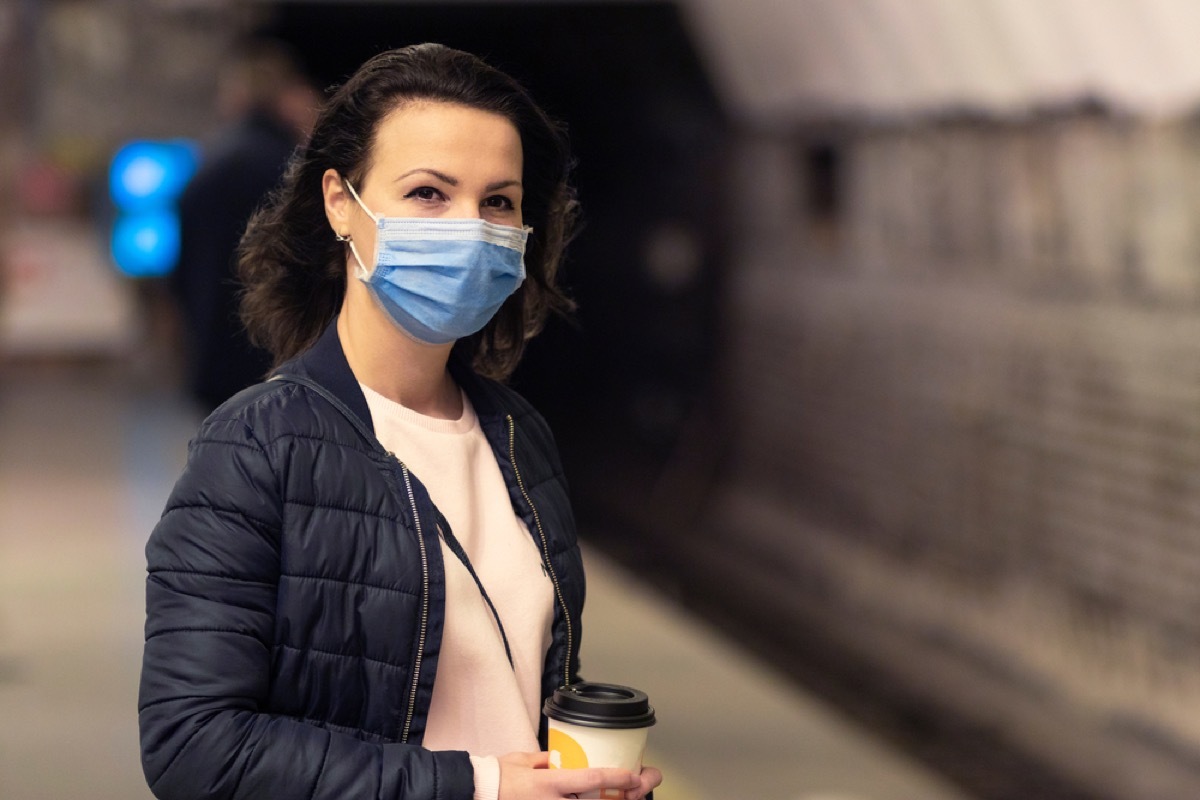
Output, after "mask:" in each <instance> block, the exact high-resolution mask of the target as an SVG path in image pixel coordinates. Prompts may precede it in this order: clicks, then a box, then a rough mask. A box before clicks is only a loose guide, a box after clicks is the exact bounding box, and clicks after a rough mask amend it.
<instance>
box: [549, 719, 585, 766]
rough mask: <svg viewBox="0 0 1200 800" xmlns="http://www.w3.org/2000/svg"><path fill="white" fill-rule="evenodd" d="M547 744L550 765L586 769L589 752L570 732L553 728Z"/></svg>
mask: <svg viewBox="0 0 1200 800" xmlns="http://www.w3.org/2000/svg"><path fill="white" fill-rule="evenodd" d="M547 735H548V738H547V742H546V743H547V744H548V745H549V750H550V766H551V767H553V768H556V769H585V768H587V765H588V759H587V753H585V752H583V748H582V747H580V746H579V742H577V741H575V739H573V738H572V737H571V735H570V734H569V733H563V732H562V731H560V730H558V729H557V728H551V729H550V730H549V731H548V733H547Z"/></svg>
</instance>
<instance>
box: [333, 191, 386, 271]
mask: <svg viewBox="0 0 1200 800" xmlns="http://www.w3.org/2000/svg"><path fill="white" fill-rule="evenodd" d="M342 182H343V183H345V184H346V188H347V189H349V190H350V195H351V196H352V197H353V198H354V202H356V203H358V207H359V208H361V209H362V210H363V212H364V213H365V214H366V215H367V216H368V217H370V218H371V221H372V222H374V223H378V222H379V217H377V216H375V215H374V214H372V213H371V209H369V208H367V205H366V203H364V202H363V201H362V198H361V197H359V196H358V192H356V191H354V184H352V183H350V181H349V180H347V179H346V178H342ZM338 241H344V242H346V244H348V245H350V253H351V254H352V255H353V256H354V260H355V261H356V262H358V279H359V280H360V281H366V280H368V279H369V278H370V277H371V273H370V272H368V271H367V265H366V264H365V263H363V260H362V256H360V255H359V254H358V248H357V247H355V246H354V240H353V239H352V238H351V237H350V236H345V237H342V236H338Z"/></svg>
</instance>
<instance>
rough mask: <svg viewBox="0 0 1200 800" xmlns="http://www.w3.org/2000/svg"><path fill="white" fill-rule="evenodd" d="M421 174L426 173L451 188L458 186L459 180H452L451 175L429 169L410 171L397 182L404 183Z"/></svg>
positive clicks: (398, 178)
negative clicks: (408, 178)
mask: <svg viewBox="0 0 1200 800" xmlns="http://www.w3.org/2000/svg"><path fill="white" fill-rule="evenodd" d="M421 172H424V173H426V174H428V175H432V176H433V177H435V178H437V179H438V180H439V181H442V182H443V183H448V184H450V185H451V186H458V178H451V177H450V176H449V175H447V174H446V173H444V172H438V171H437V170H436V169H429V168H428V167H417V168H416V169H410V170H409V171H408V172H406V173H404V174H403V175H400V176H398V177H397V178H396V180H398V181H402V180H404V179H405V178H407V177H409V176H411V175H416V174H418V173H421Z"/></svg>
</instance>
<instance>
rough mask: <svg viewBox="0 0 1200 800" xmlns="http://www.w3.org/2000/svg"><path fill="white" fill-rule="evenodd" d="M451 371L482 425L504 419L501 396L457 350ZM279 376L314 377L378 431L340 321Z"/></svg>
mask: <svg viewBox="0 0 1200 800" xmlns="http://www.w3.org/2000/svg"><path fill="white" fill-rule="evenodd" d="M449 368H450V375H451V377H453V378H454V382H455V383H457V384H458V385H459V386H460V387H461V388H462V390H463V391H464V392H466V394H467V397H468V398H469V399H470V401H471V406H472V407H473V408H474V409H475V415H476V417H478V418H479V421H480V423H481V424H482V423H486V422H490V421H494V420H495V419H496V418H503V416H504V415H505V413H506V411H505V408H504V406H503V404H502V403H501V402H500V394H499V393H498V392H497V391H496V389H495V388H494V387H493V386H492V385H491V382H490V381H486V380H484V379H483V378H480V377H479V375H477V374H476V373H475V371H474V370H473V369H472V368H471V365H470V364H469V363H468V362H467V360H466V359H465V358H464V357H462V356H461V355H460V354H459V353H458V351H457V349H456V350H455V351H454V352H453V353H451V355H450V364H449ZM275 373H276V374H282V375H303V376H305V377H308V378H311V379H312V380H314V381H316V382H317V383H319V384H321V385H322V386H324V387H325V388H326V389H327V390H329V392H330V393H332V394H333V395H334V396H335V397H337V399H339V400H341V401H342V402H343V403H345V404H346V407H347V408H349V409H350V410H351V411H353V412H354V413H355V414H356V415H357V416H358V417H359V419H361V420H362V421H363V422H364V423H366V425H367V427H368V428H370V429H371V430H372V431H373V430H375V425H374V423H373V422H372V421H371V410H370V408H369V407H368V406H367V399H366V397H364V396H363V393H362V389H361V388H360V387H359V385H358V379H357V378H356V377H354V372H353V371H352V370H351V369H350V362H348V361H347V360H346V353H345V351H344V350H342V342H341V338H340V337H339V336H338V332H337V319H336V318H335V319H334V320H333V321H332V322H330V323H329V325H328V326H326V328H325V332H324V333H322V334H321V337H320V338H319V339H317V342H316V344H314V345H313V346H312V347H310V348H309V349H308V350H306V351H305V352H303V353H301V354H300V355H299V356H296V357H295V358H293V359H292V360H291V361H288V362H286V363H284V364H282V365H280V366H279V367H278V368H277V369H276V370H275Z"/></svg>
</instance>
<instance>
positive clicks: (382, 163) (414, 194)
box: [324, 101, 523, 268]
mask: <svg viewBox="0 0 1200 800" xmlns="http://www.w3.org/2000/svg"><path fill="white" fill-rule="evenodd" d="M522 166H523V158H522V151H521V137H520V135H519V134H518V133H517V129H516V127H515V126H514V125H513V124H512V123H511V122H510V121H509V120H508V119H506V118H505V117H502V116H500V115H498V114H493V113H490V112H487V111H480V110H479V109H476V108H470V107H467V106H461V105H454V104H450V103H443V102H437V101H416V102H412V103H408V104H406V105H404V106H401V107H400V108H397V109H396V110H394V111H392V112H391V113H389V114H388V115H386V116H385V117H384V118H383V119H382V120H381V121H380V123H379V126H378V128H377V129H376V132H375V141H374V143H373V144H372V147H371V160H370V163H369V165H368V168H367V172H366V175H365V176H364V178H363V180H362V185H360V186H358V185H356V186H355V187H354V188H355V189H356V190H357V191H358V194H359V197H361V198H362V202H363V204H364V205H365V206H366V207H367V208H369V209H370V210H371V212H372V213H373V214H375V215H376V216H385V217H443V218H467V217H476V218H480V219H484V220H487V221H488V222H494V223H497V224H500V225H511V226H513V227H520V226H521V224H522V217H521V200H522V197H523V195H522V186H521V172H522ZM324 192H325V209H326V215H327V216H328V217H329V222H330V225H331V226H332V227H333V230H334V232H335V233H339V234H346V233H349V234H350V235H351V236H352V237H353V240H354V242H355V245H356V247H357V249H358V252H359V253H360V254H361V255H362V256H363V258H364V259H370V258H371V254H372V253H374V252H375V223H374V222H373V221H372V220H371V218H370V217H369V216H367V214H366V212H365V211H363V209H362V208H361V207H360V206H359V205H358V204H357V203H356V202H355V201H354V198H353V196H352V195H350V194H349V192H348V191H346V189H345V187H344V185H343V184H342V181H341V177H340V176H338V174H337V173H336V172H334V171H333V170H330V171H328V172H327V173H326V174H325V182H324ZM366 266H367V267H368V268H370V267H372V265H371V264H367V265H366Z"/></svg>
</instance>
